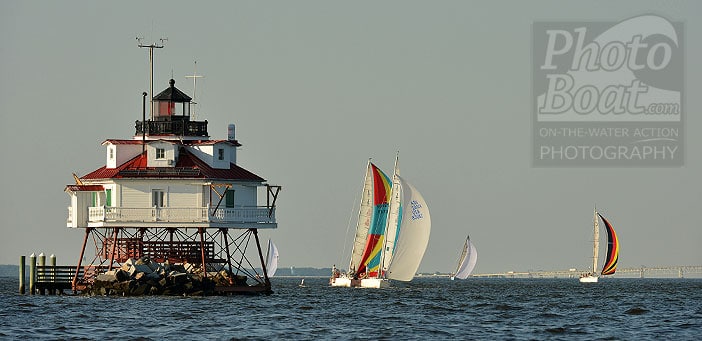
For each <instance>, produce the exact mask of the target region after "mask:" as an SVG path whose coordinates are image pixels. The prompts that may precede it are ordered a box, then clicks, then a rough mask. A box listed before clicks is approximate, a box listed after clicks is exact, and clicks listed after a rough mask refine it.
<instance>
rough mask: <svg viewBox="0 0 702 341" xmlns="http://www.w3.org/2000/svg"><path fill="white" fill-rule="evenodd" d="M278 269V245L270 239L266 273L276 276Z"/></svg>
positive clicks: (269, 275)
mask: <svg viewBox="0 0 702 341" xmlns="http://www.w3.org/2000/svg"><path fill="white" fill-rule="evenodd" d="M276 270H278V247H277V246H275V244H273V242H272V241H271V240H270V239H268V252H267V253H266V275H267V276H268V277H273V276H275V272H276Z"/></svg>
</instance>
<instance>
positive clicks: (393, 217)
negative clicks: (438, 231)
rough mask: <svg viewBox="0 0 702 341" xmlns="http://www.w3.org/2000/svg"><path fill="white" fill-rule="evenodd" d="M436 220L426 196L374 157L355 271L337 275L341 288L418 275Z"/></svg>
mask: <svg viewBox="0 0 702 341" xmlns="http://www.w3.org/2000/svg"><path fill="white" fill-rule="evenodd" d="M430 230H431V218H430V216H429V210H428V208H427V204H426V202H425V201H424V198H423V197H422V195H421V194H420V193H419V191H417V189H415V188H414V186H412V185H411V184H409V183H408V182H406V181H405V180H404V179H403V178H402V177H400V175H399V169H398V167H397V159H396V160H395V170H394V173H393V176H392V179H391V178H390V177H388V176H387V175H385V173H383V172H382V171H381V170H380V169H379V168H378V167H376V166H375V165H374V164H373V163H371V162H370V161H368V167H367V170H366V176H365V181H364V186H363V193H362V197H361V205H360V209H359V215H358V225H357V226H356V236H355V238H354V243H353V248H352V251H351V261H350V263H349V271H348V273H346V274H333V275H332V278H330V280H329V283H330V284H331V285H332V286H339V287H367V288H382V287H386V286H388V285H389V281H388V280H389V279H395V280H399V281H410V280H412V278H414V275H415V273H416V272H417V269H418V268H419V264H420V262H421V260H422V258H423V257H424V251H425V250H426V248H427V244H428V242H429V233H430Z"/></svg>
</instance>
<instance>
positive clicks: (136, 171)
mask: <svg viewBox="0 0 702 341" xmlns="http://www.w3.org/2000/svg"><path fill="white" fill-rule="evenodd" d="M146 165H147V156H146V153H142V154H139V155H137V156H135V157H134V158H133V159H131V160H129V161H127V162H125V163H124V164H122V165H120V166H119V167H117V168H107V166H102V167H100V168H98V169H96V170H95V171H93V172H91V173H88V174H86V175H84V176H83V177H81V179H128V178H168V179H172V178H177V179H213V180H214V179H218V180H250V181H261V182H263V181H266V180H265V179H263V178H261V177H260V176H258V175H256V174H254V173H251V172H249V171H247V170H246V169H244V168H241V167H239V166H237V165H235V164H233V163H230V166H229V168H228V169H217V168H212V167H210V166H209V165H208V164H207V163H206V162H204V161H202V160H200V159H198V158H197V157H196V156H195V155H193V154H191V153H190V152H189V151H188V150H187V149H185V148H181V149H180V155H179V157H178V162H177V163H176V165H175V167H147V166H146Z"/></svg>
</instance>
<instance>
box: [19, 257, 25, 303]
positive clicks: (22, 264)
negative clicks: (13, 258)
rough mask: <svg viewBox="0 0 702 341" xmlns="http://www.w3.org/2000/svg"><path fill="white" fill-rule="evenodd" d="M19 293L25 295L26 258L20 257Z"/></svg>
mask: <svg viewBox="0 0 702 341" xmlns="http://www.w3.org/2000/svg"><path fill="white" fill-rule="evenodd" d="M19 293H20V295H24V256H20V261H19Z"/></svg>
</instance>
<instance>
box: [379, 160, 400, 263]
mask: <svg viewBox="0 0 702 341" xmlns="http://www.w3.org/2000/svg"><path fill="white" fill-rule="evenodd" d="M397 159H398V157H397V156H396V157H395V169H394V171H393V174H392V189H391V192H390V203H389V208H388V220H387V225H386V227H385V247H384V248H383V252H382V254H383V256H382V259H381V263H380V264H382V269H383V273H387V270H388V267H389V266H390V263H391V262H392V255H393V254H394V249H395V240H396V239H397V235H398V233H400V231H399V230H400V214H401V210H400V201H401V200H400V198H401V197H400V196H401V195H402V193H401V192H402V191H401V188H400V179H399V176H400V168H399V166H398V164H397Z"/></svg>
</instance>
